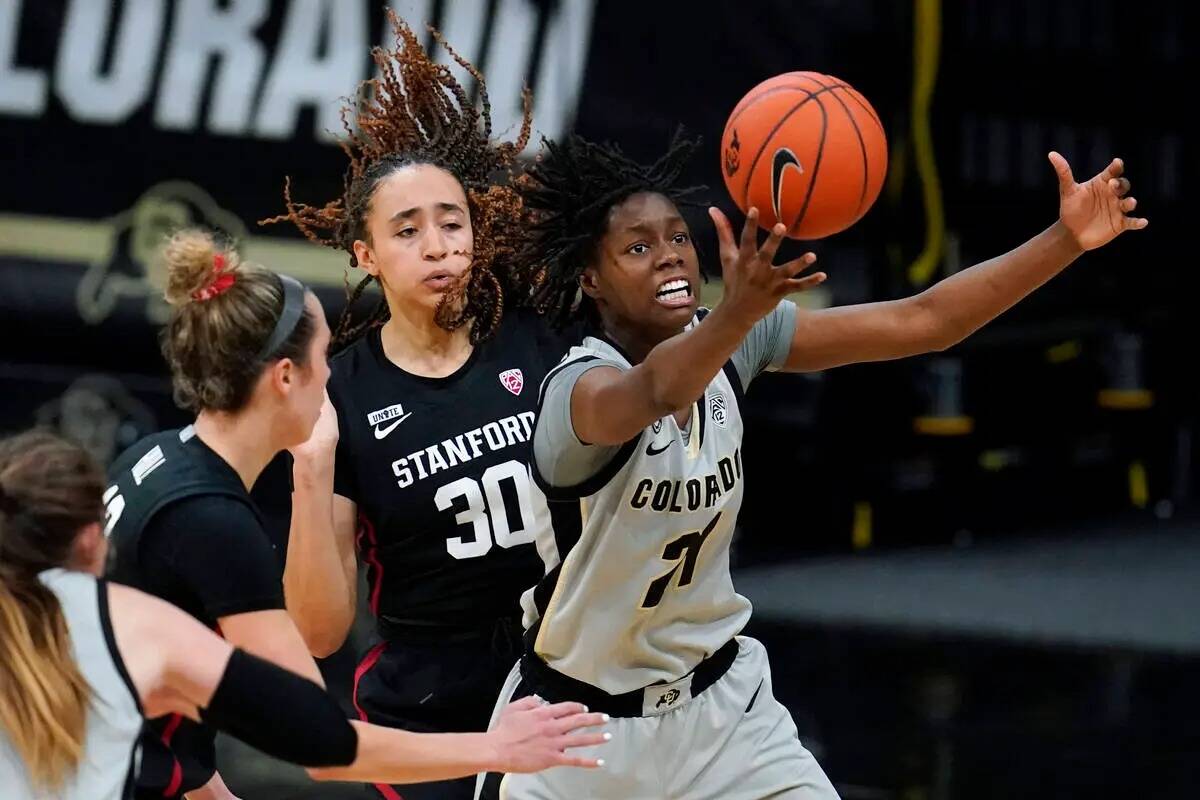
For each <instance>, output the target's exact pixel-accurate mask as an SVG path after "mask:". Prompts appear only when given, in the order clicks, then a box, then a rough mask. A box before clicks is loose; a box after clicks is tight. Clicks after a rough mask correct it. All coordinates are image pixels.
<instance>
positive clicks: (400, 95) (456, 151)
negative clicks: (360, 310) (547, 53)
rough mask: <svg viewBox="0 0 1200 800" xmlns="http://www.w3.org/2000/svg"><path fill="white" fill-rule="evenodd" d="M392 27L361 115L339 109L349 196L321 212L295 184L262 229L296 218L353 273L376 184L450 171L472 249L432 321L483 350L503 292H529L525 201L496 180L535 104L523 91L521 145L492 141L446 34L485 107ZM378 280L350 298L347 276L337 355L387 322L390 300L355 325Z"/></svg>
mask: <svg viewBox="0 0 1200 800" xmlns="http://www.w3.org/2000/svg"><path fill="white" fill-rule="evenodd" d="M388 19H389V20H390V21H391V24H392V28H393V30H394V31H395V35H396V48H395V49H394V50H384V49H383V48H382V47H376V48H373V49H372V50H371V57H372V58H373V59H374V61H375V63H376V65H378V67H379V72H380V77H379V78H375V79H370V80H366V81H363V83H362V84H360V86H359V94H360V97H362V98H364V100H363V102H362V105H361V107H360V108H359V109H357V111H356V110H355V109H354V108H352V107H349V106H347V107H343V109H342V125H343V127H344V128H345V130H346V134H347V137H346V139H345V140H343V141H342V149H343V150H344V151H345V153H346V155H347V157H348V158H349V159H350V166H349V169H348V170H347V171H346V177H345V192H344V194H343V196H342V197H340V198H338V199H336V200H333V201H331V202H329V203H326V204H325V206H323V207H317V206H310V205H306V204H304V203H296V202H293V200H292V193H291V180H290V178H289V179H288V180H287V182H285V184H284V200H285V202H286V204H287V213H286V214H282V215H280V216H277V217H272V218H271V219H266V220H263V221H262V223H260V224H267V223H272V222H281V221H283V220H290V221H291V222H292V223H294V224H295V225H296V227H297V228H299V229H300V231H301V232H302V233H303V234H304V235H305V236H306V237H307V238H308V239H309V240H311V241H313V242H316V243H318V244H321V245H325V246H327V247H334V248H337V249H340V250H345V251H346V252H348V253H349V254H350V266H351V267H357V266H358V259H357V258H356V257H355V255H354V242H355V241H356V240H359V239H362V240H364V241H369V236H370V234H369V232H368V231H367V226H366V217H367V212H368V211H369V210H370V205H371V198H372V197H373V196H374V194H375V189H376V187H377V186H378V185H379V183H380V181H382V180H383V179H384V178H386V177H388V176H389V175H391V174H392V173H393V172H395V171H396V170H398V169H401V168H402V167H406V166H409V165H413V164H430V165H433V166H436V167H440V168H442V169H444V170H446V171H447V172H449V173H450V174H451V175H453V176H454V177H455V178H456V179H457V180H458V182H459V183H460V184H462V187H463V190H464V192H465V193H466V195H467V205H468V210H469V212H470V215H471V225H472V228H473V232H474V242H475V244H474V252H473V253H471V254H470V256H471V267H470V269H469V270H468V272H467V276H468V277H467V280H466V281H465V282H464V283H463V284H461V285H460V286H458V287H457V288H456V289H455V290H454V291H452V292H449V293H447V295H446V296H445V297H444V298H443V300H442V302H441V303H440V304H439V305H438V308H437V312H436V314H435V319H436V321H437V323H438V324H439V325H440V326H442V327H443V328H445V329H446V330H455V329H457V328H460V327H461V326H462V325H464V324H466V323H467V322H468V321H469V322H470V323H471V341H472V342H473V343H476V344H477V343H479V342H480V341H482V340H483V339H486V338H487V337H489V336H491V335H492V333H494V332H495V330H496V327H497V326H498V325H499V323H500V318H501V315H502V314H503V310H504V295H505V291H506V290H509V291H510V293H511V294H512V296H514V297H516V298H518V299H520V298H521V291H520V287H527V286H528V285H529V281H528V280H522V278H521V277H520V275H519V274H518V272H519V268H518V263H519V262H518V261H517V260H516V255H517V251H518V249H519V247H520V241H521V236H522V235H523V228H524V223H525V219H524V215H523V212H522V208H521V198H520V197H519V196H518V195H517V193H516V192H515V191H514V190H513V189H512V187H510V186H504V185H499V184H498V183H497V179H498V178H499V179H503V178H504V177H505V176H508V175H510V174H511V167H512V165H513V163H514V162H515V161H516V159H517V156H518V155H519V154H520V153H521V151H522V150H524V149H525V146H526V144H528V142H529V131H530V127H531V122H532V120H531V114H530V108H531V106H532V98H531V96H530V94H529V91H528V90H526V91H525V92H524V117H523V120H522V123H521V132H520V134H519V135H518V136H517V138H516V140H515V141H513V142H503V143H493V142H492V141H491V135H492V117H491V105H490V104H489V102H488V94H487V86H486V85H485V83H484V80H483V76H482V75H481V74H480V73H479V70H477V69H476V68H475V67H474V66H473V65H472V64H470V63H469V62H467V61H466V60H465V59H464V58H462V57H461V56H459V55H458V53H456V52H455V51H454V49H453V48H452V47H450V45H449V44H447V42H446V41H445V39H443V38H442V36H441V34H440V33H438V32H437V31H436V30H434V29H433V28H432V27H431V28H430V29H429V30H430V32H431V33H432V34H433V36H434V38H435V39H436V40H437V42H438V44H440V45H441V46H442V47H443V48H445V50H446V52H448V53H449V54H450V55H451V56H452V57H453V58H454V60H455V61H456V62H457V63H458V64H459V66H461V67H462V68H463V69H465V70H466V71H467V72H468V73H469V74H470V75H471V76H472V77H473V78H474V79H475V81H476V82H477V84H478V91H479V98H480V106H481V109H477V108H476V107H475V106H474V105H473V104H472V103H471V100H470V97H469V96H468V94H467V92H466V91H465V90H464V89H463V87H462V86H461V85H460V84H459V83H458V81H457V80H455V78H454V76H453V74H452V73H451V72H450V68H449V67H447V66H445V65H441V64H438V63H436V62H435V61H434V60H433V59H432V58H431V57H430V54H429V53H428V52H426V50H425V48H424V47H422V46H421V42H420V40H419V39H418V38H417V36H416V34H414V33H413V31H412V29H411V28H409V26H408V25H407V24H406V23H404V22H403V21H402V20H400V19H399V18H398V17H397V16H396V15H395V13H394V12H392V11H391V10H390V9H389V11H388ZM373 280H376V278H374V277H373V276H371V275H368V276H366V277H365V278H363V279H362V280H361V281H359V282H358V284H357V285H356V286H355V287H354V288H353V290H351V288H350V285H349V277H348V276H347V279H346V281H347V282H346V295H347V303H346V309H345V311H343V312H342V316H341V319H340V320H339V321H338V324H337V327H336V328H335V330H334V341H333V346H334V349H338V348H340V347H342V346H344V345H346V344H348V343H349V342H351V341H353V340H354V339H356V338H357V337H358V336H360V335H361V334H362V333H363V332H364V331H366V330H368V329H370V328H373V327H377V326H379V325H382V324H383V323H384V322H386V321H387V320H388V319H389V317H390V316H391V314H390V312H389V310H388V306H387V301H386V299H384V298H381V299H380V301H379V302H378V303H377V304H376V306H375V308H374V310H373V311H372V312H371V313H370V315H369V316H368V317H367V318H366V319H365V320H363V321H361V322H359V323H358V324H352V323H353V317H352V308H353V306H354V304H355V302H356V301H357V300H358V299H359V298H360V297H361V296H362V294H363V292H364V291H365V290H366V288H367V286H368V285H369V284H370V283H371V282H372V281H373Z"/></svg>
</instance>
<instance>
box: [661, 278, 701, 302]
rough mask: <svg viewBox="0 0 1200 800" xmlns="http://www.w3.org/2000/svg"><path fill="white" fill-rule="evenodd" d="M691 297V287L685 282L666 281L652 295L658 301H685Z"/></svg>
mask: <svg viewBox="0 0 1200 800" xmlns="http://www.w3.org/2000/svg"><path fill="white" fill-rule="evenodd" d="M691 295H692V287H691V286H690V285H689V284H688V282H687V281H685V280H675V281H668V282H667V283H664V284H663V285H662V286H660V287H659V289H658V292H657V293H656V294H655V295H654V296H655V297H656V298H658V299H659V300H686V299H687V298H688V297H691Z"/></svg>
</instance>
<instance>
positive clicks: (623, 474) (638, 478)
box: [522, 302, 796, 694]
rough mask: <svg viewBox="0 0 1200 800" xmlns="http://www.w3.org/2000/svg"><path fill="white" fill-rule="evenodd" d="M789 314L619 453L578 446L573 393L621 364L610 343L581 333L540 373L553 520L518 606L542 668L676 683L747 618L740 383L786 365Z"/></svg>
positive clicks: (539, 473) (612, 681) (584, 676)
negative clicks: (739, 532) (538, 571)
mask: <svg viewBox="0 0 1200 800" xmlns="http://www.w3.org/2000/svg"><path fill="white" fill-rule="evenodd" d="M704 313H705V312H704V311H703V310H702V311H701V313H700V314H699V315H698V316H697V319H696V320H694V321H693V323H692V324H693V325H695V324H698V322H699V320H700V319H703V314H704ZM795 315H796V309H795V307H794V306H793V305H792V304H791V303H786V302H785V303H783V304H781V305H780V307H779V308H778V309H776V311H774V312H772V313H771V314H770V315H768V317H767V318H766V319H764V320H762V321H761V322H759V323H758V325H756V326H755V328H754V330H753V331H752V332H751V334H750V336H748V337H747V339H746V342H745V343H744V344H743V345H742V347H741V349H739V351H738V353H737V354H736V355H735V356H734V358H733V359H731V360H730V362H728V363H727V364H726V366H725V368H724V369H723V370H722V371H721V372H719V373H717V375H716V376H715V377H714V378H713V380H712V381H711V382H710V383H709V385H708V387H707V388H706V389H705V391H704V395H703V397H700V398H698V399H697V400H696V401H695V402H694V403H693V404H692V407H691V414H690V417H689V420H688V423H687V424H686V425H685V426H684V427H683V428H681V427H680V426H679V425H678V424H677V423H676V421H675V418H674V416H673V415H667V416H665V417H663V418H662V419H660V420H658V421H656V422H655V423H654V424H653V425H651V426H648V427H647V428H645V429H644V430H643V431H642V433H641V434H640V435H639V436H637V437H636V438H634V439H633V440H632V441H629V442H627V443H625V444H624V445H622V446H619V447H616V448H600V447H589V446H588V445H586V444H584V443H582V442H580V441H579V439H578V438H577V437H576V435H575V433H574V429H573V427H571V423H570V395H571V391H572V390H573V388H574V384H575V381H577V380H578V379H579V377H580V376H581V375H582V374H584V373H585V372H587V371H588V370H589V369H592V368H594V367H598V366H610V367H615V368H617V369H630V368H631V364H630V361H629V359H627V358H626V357H625V355H624V354H623V353H622V352H621V351H620V349H619V348H618V347H617V346H616V345H615V344H613V343H612V342H610V341H608V340H605V339H602V338H597V337H588V338H586V339H585V340H584V341H583V342H582V343H581V344H580V345H578V346H576V347H574V348H572V350H571V351H570V352H569V353H568V354H567V356H566V357H565V358H564V359H563V361H562V363H560V364H559V365H558V366H557V367H555V369H554V370H552V371H551V372H550V373H549V374H548V375H547V376H546V380H545V381H544V383H543V386H542V393H541V409H540V411H539V414H538V427H537V432H536V433H535V437H534V455H535V457H534V461H533V465H532V472H533V477H534V480H535V481H536V482H537V484H538V485H539V486H540V487H541V489H542V490H543V492H545V494H546V497H547V500H548V501H549V507H550V511H551V520H552V525H551V526H550V528H548V529H544V530H543V531H541V532H539V535H538V541H537V546H538V551H539V552H540V553H541V555H542V558H543V560H544V562H545V564H546V575H545V577H544V578H543V580H542V581H541V582H540V583H539V584H538V585H537V586H536V587H535V588H533V589H531V590H530V591H528V592H526V593H525V595H524V597H523V598H522V606H523V609H524V612H525V624H526V628H527V629H528V634H527V639H528V641H529V642H530V644H531V646H532V649H533V651H534V652H535V653H536V654H537V655H538V656H539V657H541V658H542V659H543V660H544V661H545V662H546V663H547V664H548V665H549V666H551V667H552V668H554V669H555V670H558V671H559V672H561V673H563V674H565V675H568V676H570V677H572V678H575V679H576V680H580V681H583V682H585V683H589V684H591V685H593V686H596V687H599V688H601V689H603V690H604V691H606V692H609V693H611V694H617V693H622V692H627V691H632V690H634V689H639V688H641V687H643V686H647V685H649V684H652V683H656V682H660V681H662V682H670V681H674V680H678V679H679V678H681V677H683V676H684V675H686V674H687V673H689V672H690V671H691V670H692V669H694V668H695V667H696V665H697V664H698V663H699V662H700V661H701V660H702V659H704V658H705V657H707V656H709V655H711V654H712V653H714V652H716V651H717V650H718V649H719V648H720V647H721V646H722V645H723V644H725V643H726V642H727V641H729V639H730V638H732V637H733V636H734V635H736V634H737V633H738V632H739V631H740V630H741V629H742V627H743V626H744V625H745V624H746V621H747V620H748V619H749V617H750V603H749V601H748V600H746V599H745V598H744V597H742V596H741V595H739V594H738V593H737V592H736V591H734V588H733V582H732V580H731V578H730V573H729V545H730V540H731V539H732V537H733V532H734V527H735V523H736V521H737V514H738V510H739V509H740V507H741V503H742V489H743V469H742V458H741V449H740V448H741V443H742V431H743V429H742V414H741V395H742V386H743V384H748V383H749V380H750V379H751V378H753V377H754V375H756V374H758V372H760V371H762V370H763V369H771V368H774V367H778V366H780V365H781V364H782V363H783V361H784V359H785V358H786V356H787V351H788V347H789V346H790V342H791V335H792V332H793V331H794V328H795ZM573 460H574V461H575V462H576V463H575V464H572V463H571V462H572V461H573ZM581 461H582V462H584V463H585V466H584V468H583V471H582V472H581V471H580V467H579V462H581Z"/></svg>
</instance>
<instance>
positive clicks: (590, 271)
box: [579, 267, 600, 300]
mask: <svg viewBox="0 0 1200 800" xmlns="http://www.w3.org/2000/svg"><path fill="white" fill-rule="evenodd" d="M579 288H580V289H582V290H583V293H584V294H586V295H587V296H588V297H590V298H592V299H593V300H598V299H600V284H599V275H598V274H597V272H596V268H595V267H584V269H583V272H582V273H580V275H579Z"/></svg>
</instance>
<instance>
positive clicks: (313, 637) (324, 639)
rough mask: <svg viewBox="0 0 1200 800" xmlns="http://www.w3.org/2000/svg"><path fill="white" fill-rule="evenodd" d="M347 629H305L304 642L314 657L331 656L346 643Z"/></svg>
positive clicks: (303, 633) (302, 633) (302, 634)
mask: <svg viewBox="0 0 1200 800" xmlns="http://www.w3.org/2000/svg"><path fill="white" fill-rule="evenodd" d="M346 634H347V632H346V631H342V632H337V631H333V632H330V631H313V632H309V631H304V632H301V634H300V635H301V636H303V637H304V644H305V646H306V647H307V648H308V652H309V653H310V654H311V655H312V657H313V658H329V657H330V656H331V655H333V654H334V653H336V652H337V651H338V650H340V649H341V648H342V645H343V644H345V643H346Z"/></svg>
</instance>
